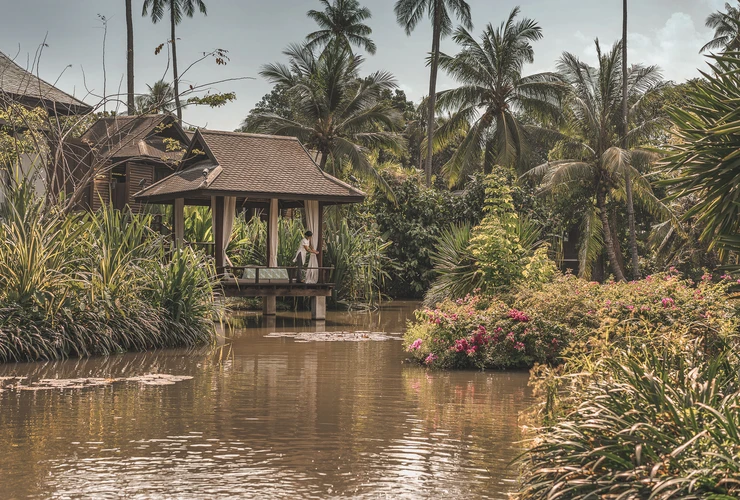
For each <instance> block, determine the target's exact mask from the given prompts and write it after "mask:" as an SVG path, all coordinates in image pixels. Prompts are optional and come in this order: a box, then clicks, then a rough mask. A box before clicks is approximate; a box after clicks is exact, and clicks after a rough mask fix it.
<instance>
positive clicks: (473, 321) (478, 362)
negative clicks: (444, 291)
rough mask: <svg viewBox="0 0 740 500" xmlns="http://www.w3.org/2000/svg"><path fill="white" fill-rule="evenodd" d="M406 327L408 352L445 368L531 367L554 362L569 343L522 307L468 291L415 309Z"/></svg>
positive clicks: (422, 360) (423, 362)
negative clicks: (438, 302) (434, 305)
mask: <svg viewBox="0 0 740 500" xmlns="http://www.w3.org/2000/svg"><path fill="white" fill-rule="evenodd" d="M416 317H417V322H416V323H414V324H413V325H411V327H410V328H409V329H408V331H407V332H406V336H405V340H406V342H405V346H406V350H407V351H408V353H409V355H410V356H411V357H412V358H414V359H415V360H417V361H418V362H420V363H422V364H425V365H427V366H434V367H440V368H481V369H482V368H526V367H529V366H532V365H533V364H534V363H546V362H552V361H554V360H555V359H556V358H557V355H558V353H559V352H560V349H561V348H562V346H563V345H564V342H563V339H562V337H559V333H560V332H561V331H562V330H558V329H555V330H552V331H549V330H543V329H541V328H540V324H539V322H537V321H532V320H531V319H530V318H529V316H527V314H526V313H524V312H523V311H519V310H517V309H512V308H510V307H508V306H507V305H506V304H504V303H503V302H501V301H499V300H496V299H490V298H486V297H482V296H479V295H468V296H467V297H465V298H464V299H459V300H456V301H452V300H447V301H445V302H442V303H441V304H439V305H438V307H436V308H435V309H423V310H420V311H417V313H416Z"/></svg>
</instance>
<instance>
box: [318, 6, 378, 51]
mask: <svg viewBox="0 0 740 500" xmlns="http://www.w3.org/2000/svg"><path fill="white" fill-rule="evenodd" d="M319 2H320V3H321V5H323V6H324V10H322V11H321V10H314V9H311V10H309V11H308V14H307V15H308V17H309V18H311V19H313V20H314V21H315V22H316V24H318V26H319V28H320V29H319V30H318V31H314V32H313V33H309V34H308V35H307V36H306V42H308V47H309V48H310V49H317V48H319V47H326V46H327V45H330V44H335V45H341V46H344V47H346V48H351V47H352V46H353V45H355V46H357V47H360V48H362V49H364V50H365V52H367V53H368V54H375V51H376V50H377V47H376V46H375V42H373V41H372V40H371V39H370V35H371V34H372V33H373V30H372V29H371V28H370V27H369V26H368V25H367V24H365V21H366V20H368V19H370V17H371V16H372V14H371V13H370V9H368V8H367V7H361V6H360V3H359V2H358V1H357V0H334V2H333V3H332V2H329V0H319Z"/></svg>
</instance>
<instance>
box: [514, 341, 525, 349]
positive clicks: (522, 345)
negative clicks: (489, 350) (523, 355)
mask: <svg viewBox="0 0 740 500" xmlns="http://www.w3.org/2000/svg"><path fill="white" fill-rule="evenodd" d="M514 349H516V350H517V351H523V350H524V344H522V343H521V342H517V343H516V344H514Z"/></svg>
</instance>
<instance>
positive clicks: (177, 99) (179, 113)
mask: <svg viewBox="0 0 740 500" xmlns="http://www.w3.org/2000/svg"><path fill="white" fill-rule="evenodd" d="M174 2H175V0H170V29H171V31H172V35H171V36H172V77H173V82H172V84H173V85H172V88H173V89H174V91H175V107H176V108H177V121H178V122H179V123H181V124H182V105H181V104H180V85H179V82H178V79H179V76H178V74H177V42H176V35H175V25H176V23H175V6H174V5H173V4H174Z"/></svg>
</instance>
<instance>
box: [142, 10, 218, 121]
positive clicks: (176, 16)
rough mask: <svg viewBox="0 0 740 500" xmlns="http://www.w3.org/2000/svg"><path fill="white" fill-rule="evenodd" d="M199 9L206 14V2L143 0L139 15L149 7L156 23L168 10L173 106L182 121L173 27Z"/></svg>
mask: <svg viewBox="0 0 740 500" xmlns="http://www.w3.org/2000/svg"><path fill="white" fill-rule="evenodd" d="M196 7H197V8H198V10H200V12H201V14H203V15H204V16H205V15H208V10H207V8H206V4H205V3H204V2H203V0H144V5H143V7H142V10H141V15H142V16H146V15H147V13H148V12H149V10H150V9H151V18H152V22H153V23H155V24H156V23H158V22H159V21H161V20H162V18H163V17H164V11H165V8H166V9H169V12H170V43H171V44H172V84H173V86H174V92H175V108H176V109H177V119H178V121H180V122H182V105H181V104H180V82H179V78H180V77H179V74H178V72H177V36H176V34H175V27H176V26H177V25H178V24H180V21H182V17H183V15H185V16H187V17H193V16H194V15H195V8H196Z"/></svg>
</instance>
